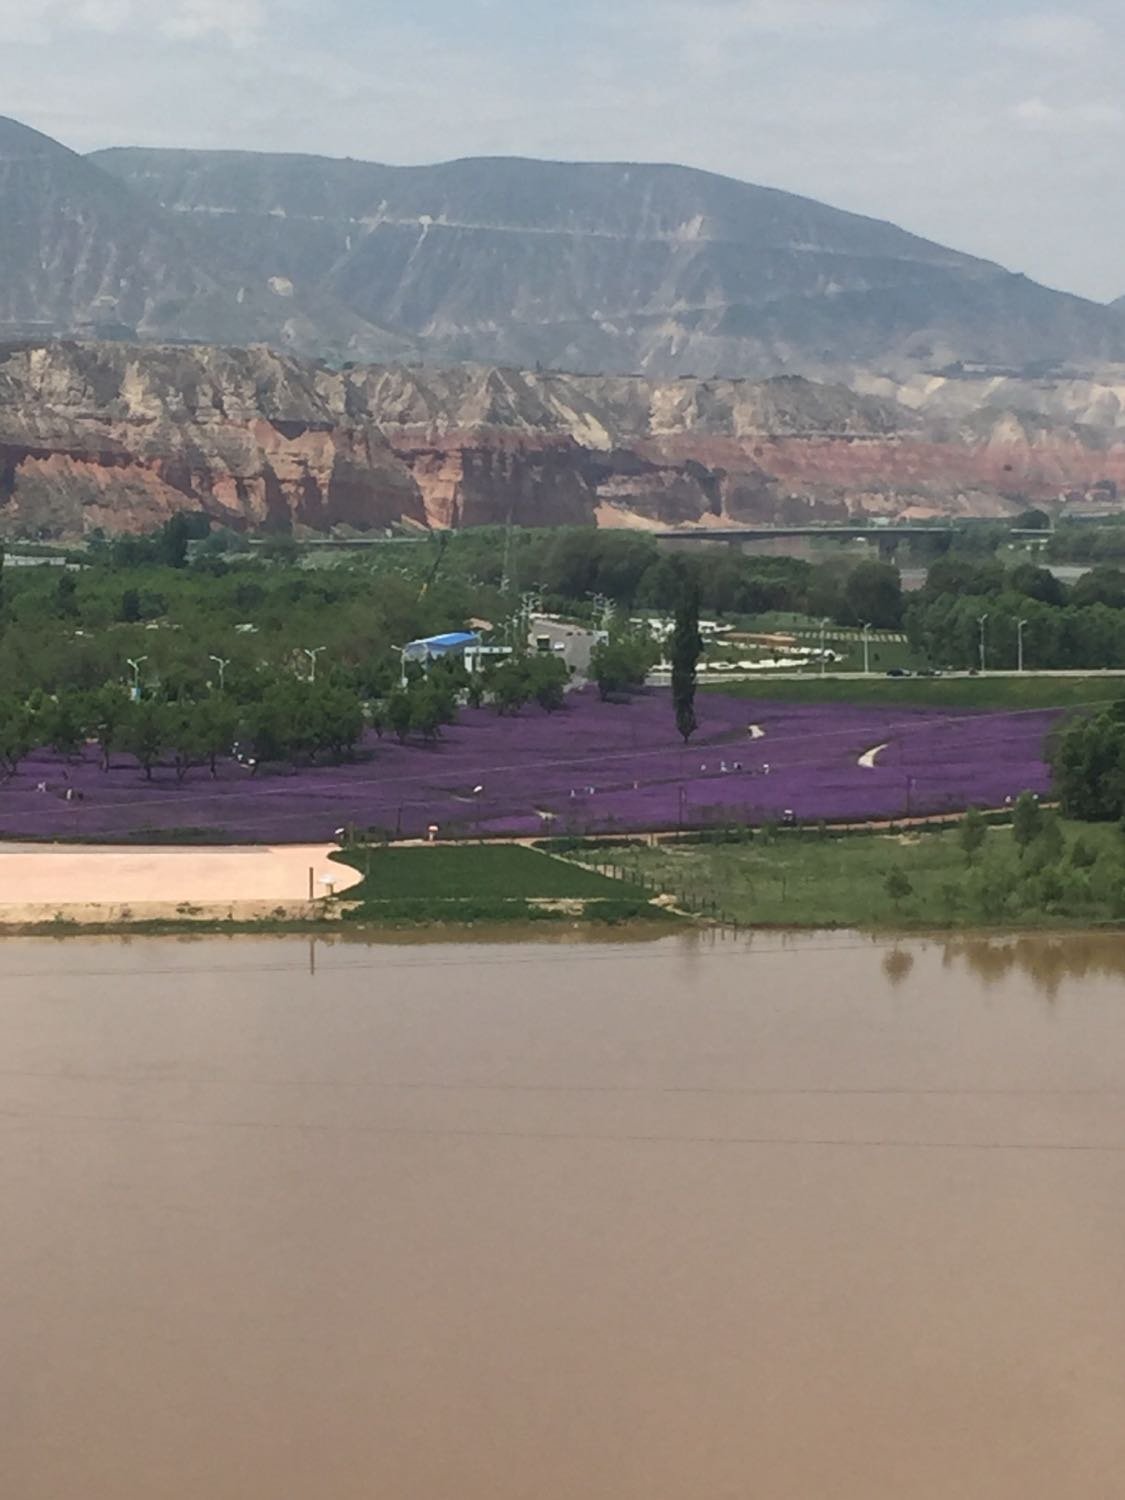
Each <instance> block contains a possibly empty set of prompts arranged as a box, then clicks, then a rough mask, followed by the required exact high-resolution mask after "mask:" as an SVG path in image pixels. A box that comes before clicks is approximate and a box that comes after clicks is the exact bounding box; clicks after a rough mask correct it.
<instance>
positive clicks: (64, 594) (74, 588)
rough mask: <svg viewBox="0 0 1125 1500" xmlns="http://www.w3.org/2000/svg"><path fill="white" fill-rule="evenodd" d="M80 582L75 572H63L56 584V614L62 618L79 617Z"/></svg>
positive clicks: (73, 618) (71, 618) (74, 618)
mask: <svg viewBox="0 0 1125 1500" xmlns="http://www.w3.org/2000/svg"><path fill="white" fill-rule="evenodd" d="M77 596H78V582H77V580H76V579H75V577H74V574H73V573H63V574H62V575H61V576H60V578H59V580H58V582H57V583H56V584H55V614H56V615H57V616H58V617H59V619H60V620H76V619H77V618H78V597H77Z"/></svg>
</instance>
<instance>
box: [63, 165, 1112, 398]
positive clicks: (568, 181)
mask: <svg viewBox="0 0 1125 1500" xmlns="http://www.w3.org/2000/svg"><path fill="white" fill-rule="evenodd" d="M92 160H93V161H94V162H96V163H97V164H98V165H99V166H100V167H102V168H104V169H105V170H106V171H107V172H109V173H111V174H113V175H114V176H116V177H117V178H119V179H120V180H121V181H122V182H124V183H127V184H128V185H129V187H131V188H133V189H134V190H136V192H137V193H138V194H142V195H144V196H145V197H146V198H147V199H148V200H149V201H150V202H151V203H152V204H153V205H154V206H156V205H159V206H160V207H162V208H164V209H166V210H170V211H171V212H172V214H174V215H175V216H176V218H177V220H178V221H179V222H180V223H181V224H185V223H187V224H190V225H191V232H192V235H193V238H194V241H195V243H197V244H198V245H200V246H202V247H205V253H206V257H207V260H208V262H209V263H215V264H226V265H230V266H233V267H236V268H237V270H238V272H239V274H240V275H241V276H242V277H244V278H248V279H249V278H256V279H257V282H258V283H260V282H261V280H262V279H263V278H267V277H273V278H284V279H285V280H286V281H288V282H291V283H292V285H293V287H294V289H295V291H296V293H297V294H298V295H308V294H311V293H313V292H316V293H318V294H325V295H328V296H330V297H331V298H332V299H333V300H334V301H335V302H337V303H339V304H342V305H343V306H345V307H347V308H348V309H349V310H350V311H351V312H352V313H353V314H354V315H356V316H357V317H358V318H361V319H363V320H365V321H369V322H373V323H376V324H380V325H385V326H387V327H390V328H394V329H396V330H398V331H399V332H400V333H401V334H403V335H404V336H407V337H409V338H412V339H416V340H418V341H419V342H420V343H421V345H422V347H423V348H424V349H425V350H426V351H427V352H428V353H429V354H430V355H432V356H437V357H444V358H454V359H464V358H469V359H479V360H485V361H490V362H493V361H494V362H502V363H507V364H514V365H522V366H534V365H535V364H541V365H544V366H549V367H556V368H563V369H570V370H589V371H596V372H601V371H607V372H609V371H616V372H629V371H633V370H642V371H644V372H645V373H648V374H652V375H661V376H663V375H669V374H685V373H699V374H712V373H725V374H730V375H742V374H761V373H764V372H778V371H785V370H791V369H792V370H802V371H807V372H811V373H814V374H816V373H824V372H827V371H839V370H841V369H844V368H846V367H847V366H850V365H875V366H878V367H880V368H883V369H889V370H896V371H908V370H911V369H917V368H920V367H924V368H930V369H934V368H942V367H945V366H949V365H952V364H955V363H962V364H972V365H986V366H999V367H1002V368H1004V369H1008V370H1011V371H1019V370H1021V369H1024V368H1025V367H1028V366H1040V367H1042V366H1049V365H1052V364H1055V363H1058V362H1073V363H1078V364H1081V365H1090V364H1093V363H1098V362H1101V361H1104V360H1115V359H1122V358H1125V320H1119V319H1118V318H1117V317H1116V316H1114V315H1110V314H1108V313H1107V310H1106V309H1105V308H1104V307H1102V306H1099V305H1097V304H1094V303H1092V302H1087V301H1084V300H1083V299H1081V298H1079V297H1072V296H1067V295H1065V294H1063V293H1060V292H1054V291H1049V290H1047V289H1046V288H1044V287H1041V286H1038V285H1036V284H1035V283H1033V282H1031V281H1028V280H1027V279H1026V278H1025V277H1023V276H1017V275H1012V274H1011V273H1009V272H1006V271H1004V270H1002V269H1001V268H1000V267H998V266H995V265H993V264H991V263H990V262H987V261H982V260H978V259H975V258H973V257H972V256H968V255H963V254H959V253H958V252H956V251H954V250H948V249H945V248H943V247H942V246H940V245H935V244H932V243H930V242H928V241H926V240H923V239H919V238H918V237H916V236H914V235H911V234H908V233H906V232H905V231H903V230H901V229H897V228H895V227H894V226H893V225H891V224H886V223H881V222H878V221H876V220H872V219H866V218H861V217H859V216H858V215H855V214H850V213H844V212H841V211H840V210H838V209H833V208H828V207H825V206H824V205H823V204H820V203H815V202H813V201H811V200H809V199H806V198H799V197H795V196H793V195H792V194H789V193H784V192H778V191H776V190H773V189H768V188H761V187H752V186H748V185H747V184H745V183H741V182H736V181H733V180H731V179H729V178H724V177H718V176H715V175H713V174H710V173H707V172H700V171H694V170H689V169H687V168H683V167H674V166H628V165H614V164H585V165H582V164H565V163H558V162H538V161H526V160H520V159H510V158H499V159H493V158H488V159H477V160H466V161H455V162H447V163H445V164H443V165H440V166H432V167H388V166H380V165H376V164H373V163H366V162H358V161H350V160H347V161H338V160H328V159H324V158H319V157H309V156H275V155H258V154H253V153H237V152H233V153H232V152H194V151H166V150H139V149H132V150H130V149H125V150H112V151H106V152H101V153H98V154H97V155H95V156H94V157H93V158H92Z"/></svg>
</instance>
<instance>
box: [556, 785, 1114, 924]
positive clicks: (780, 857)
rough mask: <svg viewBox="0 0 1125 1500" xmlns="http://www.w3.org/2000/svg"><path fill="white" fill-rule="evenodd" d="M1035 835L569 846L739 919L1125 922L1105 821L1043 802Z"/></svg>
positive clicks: (690, 903)
mask: <svg viewBox="0 0 1125 1500" xmlns="http://www.w3.org/2000/svg"><path fill="white" fill-rule="evenodd" d="M1040 818H1041V830H1040V832H1039V833H1038V836H1036V837H1035V838H1033V839H1032V840H1031V841H1030V842H1028V843H1027V844H1026V845H1023V846H1020V845H1018V844H1017V843H1016V841H1015V837H1014V834H1013V830H1012V828H1011V827H1010V826H1004V827H990V828H987V829H982V831H981V834H980V843H979V847H977V848H975V849H966V847H965V844H964V842H963V835H962V830H961V829H960V828H952V829H950V828H946V829H935V830H927V829H926V828H924V827H915V828H912V829H909V830H906V831H897V830H880V831H878V832H876V831H871V832H867V833H847V834H839V833H836V832H833V831H831V830H827V829H825V830H822V831H820V832H817V831H812V830H807V831H802V832H801V833H789V832H787V831H785V830H781V831H778V832H775V833H773V834H772V835H771V834H769V833H766V834H765V835H763V834H762V833H761V832H759V833H757V834H755V835H753V836H750V835H749V834H747V835H745V836H743V835H740V834H738V833H737V832H735V833H732V834H730V835H729V836H728V838H729V842H723V843H719V842H714V841H705V840H704V839H702V838H701V839H700V841H699V842H689V841H684V842H679V843H667V844H660V845H656V846H651V845H643V844H640V843H637V844H633V845H628V846H620V847H618V848H616V849H614V850H612V851H608V850H605V849H604V848H603V849H590V848H580V849H578V850H576V851H575V853H574V857H575V858H579V859H583V860H586V861H589V862H591V863H598V864H600V863H601V862H602V861H603V860H606V859H612V860H613V861H614V863H615V865H616V866H617V867H618V868H620V870H621V871H622V873H623V874H624V875H625V876H626V877H627V878H632V879H634V880H636V881H638V882H647V883H649V884H651V885H654V886H657V887H659V888H661V889H663V890H665V891H667V892H669V893H671V894H672V896H673V897H674V899H675V900H676V901H677V904H679V905H681V906H683V907H684V908H686V909H688V910H693V911H701V912H707V911H709V910H714V911H717V912H718V913H719V914H720V915H721V917H722V918H723V919H725V920H726V921H727V922H729V923H732V924H735V925H738V926H744V927H759V928H769V927H776V928H789V929H808V928H826V927H850V928H855V929H858V930H861V931H868V932H871V931H885V930H888V929H893V930H909V931H921V930H943V931H948V930H951V929H973V928H975V929H986V928H994V927H997V926H1000V925H1003V926H1005V927H1012V928H1036V929H1047V928H1055V929H1060V930H1063V929H1068V928H1074V927H1099V926H1103V925H1107V924H1118V923H1121V922H1125V837H1123V835H1122V833H1121V831H1120V830H1119V829H1118V827H1117V826H1116V825H1115V824H1088V823H1070V822H1066V821H1064V820H1061V819H1058V818H1056V817H1055V816H1054V815H1053V814H1050V813H1042V814H1041V815H1040Z"/></svg>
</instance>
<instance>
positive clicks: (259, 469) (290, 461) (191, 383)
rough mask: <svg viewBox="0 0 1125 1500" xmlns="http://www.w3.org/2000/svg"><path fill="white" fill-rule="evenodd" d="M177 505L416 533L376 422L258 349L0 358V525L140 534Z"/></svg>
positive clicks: (37, 351) (260, 519) (39, 353)
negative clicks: (342, 416)
mask: <svg viewBox="0 0 1125 1500" xmlns="http://www.w3.org/2000/svg"><path fill="white" fill-rule="evenodd" d="M178 510H202V511H204V512H206V513H207V514H208V515H210V516H212V517H213V518H214V519H215V520H216V521H218V522H220V523H222V524H225V525H229V526H232V527H236V528H239V529H245V530H283V529H289V528H290V527H292V526H297V527H308V528H312V529H315V530H329V529H331V528H332V527H334V526H342V525H346V526H352V527H355V528H357V529H360V530H367V529H370V528H372V527H378V526H390V525H392V524H394V523H396V522H399V521H402V520H410V521H413V522H415V523H417V524H418V525H425V524H426V516H425V510H424V507H423V504H422V499H421V495H420V492H419V490H418V487H417V485H416V484H415V483H414V481H413V479H412V478H411V476H410V473H409V471H408V470H407V469H406V467H405V466H404V465H403V464H402V463H401V462H400V461H399V459H398V458H397V457H396V456H395V454H394V453H393V452H392V451H391V449H390V447H389V446H388V444H387V442H386V440H385V439H384V437H383V436H382V434H381V433H380V432H379V430H378V428H377V426H375V424H374V423H372V422H370V421H366V420H350V421H347V422H340V421H338V420H337V419H336V417H335V416H334V414H333V413H332V412H331V411H330V410H329V409H328V408H327V407H326V406H325V403H324V401H323V399H322V397H321V396H320V394H319V392H318V391H317V389H316V382H315V379H314V372H313V371H312V370H311V369H308V368H305V367H303V366H301V365H299V364H297V363H295V362H294V361H291V360H288V359H286V358H284V357H281V356H278V355H276V354H274V353H272V352H270V351H268V350H265V349H250V350H215V349H202V348H192V349H167V348H154V349H149V348H129V347H127V346H123V345H115V344H95V345H75V344H54V345H48V346H46V347H42V348H25V349H19V350H15V351H10V352H9V353H8V354H7V355H6V356H5V357H3V358H2V360H0V528H2V530H3V533H4V534H5V535H7V536H52V537H80V536H82V535H84V534H87V533H89V532H90V531H92V530H94V529H95V528H98V527H100V528H102V529H104V530H105V531H108V532H113V531H146V530H150V529H151V528H153V527H154V526H157V525H159V524H160V523H161V522H162V521H165V520H167V519H168V517H169V516H171V515H173V514H174V513H175V512H176V511H178Z"/></svg>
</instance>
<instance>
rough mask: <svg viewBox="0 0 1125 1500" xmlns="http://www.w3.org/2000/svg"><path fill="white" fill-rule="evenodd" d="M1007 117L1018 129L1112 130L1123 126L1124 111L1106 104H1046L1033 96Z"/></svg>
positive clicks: (1020, 103) (1090, 102) (1096, 101)
mask: <svg viewBox="0 0 1125 1500" xmlns="http://www.w3.org/2000/svg"><path fill="white" fill-rule="evenodd" d="M1010 113H1011V115H1012V118H1013V119H1015V120H1018V121H1019V123H1020V124H1021V125H1029V126H1031V127H1032V128H1033V129H1037V130H1070V131H1072V130H1107V129H1109V130H1116V129H1117V128H1118V127H1119V126H1121V125H1123V124H1125V110H1123V109H1122V107H1121V106H1120V105H1119V104H1113V103H1111V102H1110V101H1108V100H1096V99H1091V100H1082V101H1080V102H1077V103H1073V104H1048V103H1047V101H1046V100H1045V99H1041V98H1039V96H1038V95H1036V96H1035V97H1034V98H1031V99H1021V100H1020V102H1019V103H1018V104H1016V105H1015V106H1014V107H1013V108H1012V110H1011V111H1010Z"/></svg>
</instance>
